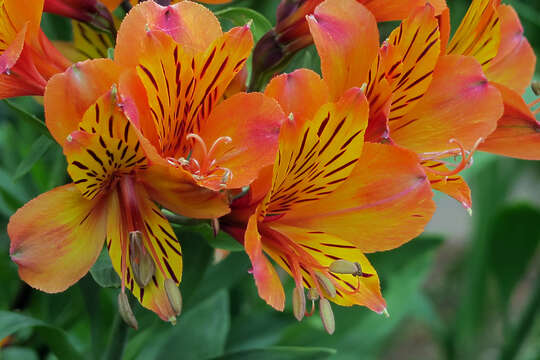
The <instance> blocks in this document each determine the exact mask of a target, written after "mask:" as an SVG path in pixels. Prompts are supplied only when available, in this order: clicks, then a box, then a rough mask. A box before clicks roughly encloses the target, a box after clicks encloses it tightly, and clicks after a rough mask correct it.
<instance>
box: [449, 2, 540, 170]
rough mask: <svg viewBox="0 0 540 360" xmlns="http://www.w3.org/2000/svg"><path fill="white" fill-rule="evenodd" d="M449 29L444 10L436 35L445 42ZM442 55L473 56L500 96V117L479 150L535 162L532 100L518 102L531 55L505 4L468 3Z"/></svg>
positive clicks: (537, 143)
mask: <svg viewBox="0 0 540 360" xmlns="http://www.w3.org/2000/svg"><path fill="white" fill-rule="evenodd" d="M449 24H450V20H449V14H448V12H447V11H445V12H444V13H443V15H442V16H441V32H442V33H443V34H445V36H444V37H445V38H446V39H448V34H449V33H450V25H449ZM443 44H444V42H443ZM446 51H447V53H449V54H460V55H469V56H473V57H474V58H475V59H476V60H477V61H478V62H479V63H480V64H482V69H483V71H484V73H485V75H486V77H487V79H488V80H489V81H490V82H491V83H492V85H494V86H495V87H497V89H499V91H500V93H501V95H502V98H503V102H504V114H503V116H502V117H501V118H500V119H499V121H498V123H497V129H496V130H495V131H494V132H493V133H492V134H491V135H489V136H488V137H487V139H486V140H485V141H484V142H483V143H482V144H480V146H479V149H480V150H483V151H489V152H493V153H495V154H500V155H505V156H511V157H516V158H521V159H529V160H539V159H540V132H539V129H540V123H539V122H538V121H537V120H536V119H535V115H536V114H538V112H539V111H538V110H536V111H535V110H533V109H534V106H535V105H536V104H538V101H535V102H533V103H531V104H529V105H526V104H525V102H524V101H523V99H521V95H522V94H523V93H524V92H525V89H526V88H527V87H528V86H529V84H530V82H531V79H532V77H533V75H534V69H535V63H536V56H535V54H534V51H533V49H532V48H531V46H530V44H529V42H528V41H527V39H526V38H525V37H524V36H523V27H522V26H521V23H520V21H519V17H518V15H517V14H516V12H515V10H514V9H513V8H512V7H511V6H510V5H501V4H500V1H499V0H474V1H473V2H472V3H471V6H470V7H469V10H468V11H467V14H466V15H465V17H464V18H463V20H462V22H461V24H460V26H459V28H458V29H457V30H456V33H455V34H454V36H453V37H452V39H451V40H450V42H449V43H448V45H447V46H446ZM518 144H519V145H518Z"/></svg>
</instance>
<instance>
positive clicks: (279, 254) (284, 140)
mask: <svg viewBox="0 0 540 360" xmlns="http://www.w3.org/2000/svg"><path fill="white" fill-rule="evenodd" d="M265 93H266V94H267V95H269V96H272V97H273V98H275V99H277V100H278V102H279V103H280V104H281V106H282V107H283V109H284V111H285V112H286V113H289V114H290V115H289V120H288V121H287V122H286V123H285V124H284V125H283V127H282V129H281V133H280V142H279V151H278V154H277V158H276V161H275V163H274V166H273V169H272V168H271V167H268V168H266V169H265V170H264V171H263V172H262V173H261V176H260V177H259V178H258V180H257V181H256V182H255V183H253V184H252V186H251V188H250V191H249V193H248V194H247V195H246V196H244V197H240V198H238V199H237V200H236V201H235V202H234V203H233V204H232V209H233V211H232V212H231V214H230V215H227V216H226V217H225V218H224V219H223V221H222V227H223V228H224V229H225V230H226V231H228V232H229V233H231V234H232V235H233V236H235V237H236V238H237V239H238V240H239V241H241V242H243V243H244V246H245V248H246V252H247V253H248V255H249V257H250V259H251V262H252V265H253V276H254V278H255V282H256V284H257V288H258V291H259V295H260V296H261V297H262V298H263V299H264V300H265V301H266V302H267V303H268V304H270V305H271V306H273V307H274V308H276V309H278V310H282V309H283V307H284V299H285V296H284V293H283V288H282V286H281V283H280V281H279V278H278V276H277V274H276V271H275V269H274V268H273V266H272V265H271V263H270V262H269V260H268V259H267V257H266V255H267V256H270V257H271V258H272V259H273V260H274V261H275V262H276V263H277V264H278V265H279V266H281V267H282V268H283V269H284V270H285V271H287V272H288V273H289V274H290V275H291V276H292V277H293V278H294V281H295V283H296V289H295V290H294V292H295V294H294V295H293V302H294V303H295V315H296V316H297V318H299V320H300V319H301V317H302V316H303V314H304V311H303V310H302V309H304V308H305V293H304V287H306V288H308V289H310V290H309V294H310V295H308V299H313V298H314V297H313V296H314V294H316V295H317V296H315V297H319V298H320V299H327V300H330V301H333V302H335V303H336V304H339V305H344V306H351V305H363V306H367V307H369V308H370V309H371V310H373V311H376V312H378V313H383V312H385V311H386V304H385V301H384V299H383V298H382V295H381V293H380V288H379V279H378V277H377V274H376V272H375V269H373V267H372V266H371V264H370V263H369V261H368V259H367V258H366V257H365V255H364V253H365V252H373V251H382V250H388V249H392V248H395V247H397V246H399V245H401V244H403V243H404V242H406V241H408V240H410V239H412V238H413V237H415V236H416V235H418V234H419V233H420V232H421V231H422V229H423V227H424V226H425V224H426V223H427V222H428V221H429V219H430V217H431V215H432V213H433V211H434V203H433V202H432V200H431V196H432V192H431V190H430V186H429V183H428V181H427V179H426V175H425V174H424V172H423V170H422V167H421V166H419V165H418V158H417V157H416V155H415V154H414V153H412V152H410V151H408V150H404V149H401V148H398V147H395V146H390V145H383V144H369V143H365V144H364V139H363V138H364V133H365V129H366V126H367V120H368V113H369V111H368V102H367V100H366V97H365V96H364V94H363V92H362V91H361V90H360V89H359V88H352V89H350V90H348V91H346V92H344V94H343V95H342V96H340V97H339V98H338V99H337V100H332V97H331V93H330V92H329V89H328V86H327V85H326V83H325V82H324V81H323V80H321V79H320V78H319V76H318V75H317V74H315V73H314V72H312V71H310V70H305V69H300V70H297V71H295V72H293V73H292V74H288V75H280V76H278V77H276V78H274V79H273V80H272V81H271V82H270V84H269V85H268V87H267V89H266V92H265ZM246 224H247V226H246ZM265 254H266V255H265ZM336 260H340V261H344V260H345V261H346V262H345V263H346V264H349V265H350V264H353V265H354V266H355V271H354V272H345V273H343V272H341V273H340V272H339V271H337V270H336V269H334V267H335V266H336V265H332V264H333V263H334V262H335V261H336ZM338 270H339V269H338ZM310 296H311V297H310ZM302 304H303V305H302ZM321 307H322V309H321V317H322V319H323V323H324V324H325V326H326V327H327V330H328V331H329V332H332V331H333V330H332V326H329V323H328V322H329V318H328V316H330V315H328V309H329V305H326V300H324V301H323V300H321Z"/></svg>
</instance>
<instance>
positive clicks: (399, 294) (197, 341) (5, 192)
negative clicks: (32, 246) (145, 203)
mask: <svg viewBox="0 0 540 360" xmlns="http://www.w3.org/2000/svg"><path fill="white" fill-rule="evenodd" d="M448 2H449V5H450V7H451V11H452V21H453V28H454V29H455V28H456V26H457V23H458V22H459V20H460V19H461V17H462V16H463V14H464V13H465V11H466V9H467V7H468V4H469V1H465V0H448ZM278 3H279V1H277V0H272V1H266V0H265V1H261V0H251V1H250V0H242V1H236V2H234V4H233V5H234V6H241V7H249V8H251V9H254V10H256V11H258V12H260V13H261V14H262V15H263V16H265V17H266V18H268V19H269V22H270V23H271V24H273V23H274V22H275V13H274V12H275V8H276V6H277V4H278ZM508 3H510V4H511V5H513V6H514V7H515V9H516V10H517V11H518V13H519V14H520V16H521V19H522V22H523V25H524V27H525V34H526V36H527V37H528V39H529V41H530V42H531V44H532V45H533V47H534V48H535V49H536V53H537V55H538V54H539V52H540V51H539V49H540V3H539V2H536V3H534V4H533V3H532V2H525V1H509V2H508ZM223 8H224V7H223V6H214V7H212V9H213V10H216V11H220V10H222V9H223ZM221 14H222V16H221V17H220V19H221V20H222V22H223V25H224V26H225V27H230V26H233V25H237V23H238V22H245V19H246V17H247V16H250V15H249V14H246V13H245V12H241V11H240V12H234V11H233V12H227V11H225V12H222V13H221ZM43 26H44V28H45V30H46V31H47V33H48V34H49V35H50V36H51V37H53V38H56V39H67V38H69V36H70V35H69V22H68V21H66V20H64V19H60V18H58V17H55V16H51V15H46V16H45V18H44V23H43ZM267 26H269V24H267V23H265V21H264V20H263V19H258V20H257V19H256V21H255V23H254V31H256V32H258V33H256V34H255V35H256V36H257V37H258V36H260V35H262V33H264V31H266V30H267ZM382 27H383V28H382V30H383V32H384V31H385V30H387V29H388V28H391V25H387V24H383V25H382ZM299 66H306V67H312V68H314V69H317V66H318V61H317V59H316V57H315V53H314V49H313V47H311V48H308V49H306V50H304V51H302V52H301V53H299V54H298V55H297V56H296V57H295V58H294V59H293V63H292V64H291V65H290V66H289V69H293V68H295V67H299ZM537 69H538V67H537ZM536 78H537V79H540V78H539V77H538V72H537V75H536ZM525 98H526V101H527V102H531V101H532V100H533V99H534V95H533V94H532V92H531V91H530V90H529V91H528V92H527V93H526V95H525ZM12 104H16V105H17V106H18V108H19V109H25V110H26V111H27V112H28V113H23V112H21V111H19V110H17V109H15V108H13V106H12ZM31 114H33V115H31ZM34 115H35V116H37V118H40V119H43V113H42V110H41V106H40V105H39V104H38V103H37V102H36V101H35V100H34V99H33V98H24V99H17V100H15V101H13V102H12V103H11V105H10V104H8V103H6V102H2V103H1V104H0V216H1V218H0V221H1V223H2V226H3V231H2V233H1V238H0V284H1V287H0V340H1V339H4V342H9V346H6V347H4V348H1V349H0V359H2V360H4V359H21V360H26V359H29V360H30V359H55V358H60V359H64V358H65V359H75V358H79V357H83V358H86V359H101V358H109V359H117V358H118V356H117V354H118V351H119V347H121V344H122V342H123V340H124V339H127V345H126V348H125V352H124V356H123V358H124V359H164V358H175V359H213V358H219V359H226V360H232V359H234V360H239V359H256V360H259V359H263V360H266V359H277V360H288V359H327V358H328V359H332V360H352V359H447V360H451V359H501V360H508V359H520V360H533V359H540V316H539V313H540V312H539V311H538V310H539V308H540V250H539V246H538V243H539V241H540V187H539V184H540V183H539V182H538V178H539V176H540V163H539V162H537V161H530V162H526V161H520V160H514V159H508V158H502V157H496V156H492V155H489V154H483V153H477V154H476V155H475V163H474V165H473V166H472V167H471V168H470V169H468V170H466V171H465V173H464V175H465V177H466V179H467V180H468V182H469V184H470V186H471V188H472V192H473V212H474V214H473V216H472V217H469V215H468V214H467V212H466V211H465V210H464V209H463V208H461V206H460V205H459V204H458V203H457V202H455V201H453V200H451V199H449V198H447V197H444V196H441V195H440V194H437V195H436V199H437V203H438V211H437V214H436V215H435V217H434V218H433V220H432V222H431V223H430V224H429V226H428V228H427V230H426V233H425V235H422V236H421V237H419V238H417V239H415V240H413V241H411V242H410V243H408V244H406V245H405V246H403V247H401V248H399V249H396V250H393V251H389V252H385V253H378V254H371V255H369V258H370V260H371V261H372V262H373V264H374V266H375V268H376V269H377V271H378V273H379V276H380V278H381V282H382V290H383V294H384V296H385V298H386V300H387V303H388V310H389V312H390V318H385V317H383V316H380V315H377V314H374V313H372V312H370V311H369V310H367V309H366V308H360V307H354V308H339V307H337V306H334V307H333V309H334V312H335V317H336V326H337V330H336V332H335V334H334V335H332V336H329V335H327V334H326V333H325V332H324V329H323V327H322V324H321V322H320V319H319V317H318V316H313V317H310V318H306V319H304V321H302V322H301V323H298V322H297V321H296V320H295V319H294V317H293V315H292V309H291V304H290V303H288V304H287V306H286V310H285V312H283V313H280V312H276V311H274V310H272V309H271V308H270V307H269V306H267V305H266V304H265V303H264V302H263V301H262V300H260V299H259V298H258V296H257V293H256V289H255V285H254V283H253V280H252V277H251V276H250V275H249V274H248V272H247V271H248V269H249V263H248V260H247V256H246V255H245V254H244V253H242V252H239V251H236V250H238V246H234V244H230V249H231V250H232V252H231V255H229V256H228V257H227V258H226V259H225V260H223V261H222V262H219V263H217V264H215V263H214V249H213V246H215V244H216V243H217V242H216V240H214V239H212V236H211V235H210V234H211V232H210V229H209V227H206V226H204V225H200V226H198V227H197V228H193V227H187V226H184V227H180V226H176V228H175V230H176V231H177V233H178V237H179V239H180V240H181V242H182V247H183V252H184V261H185V263H184V269H185V270H184V279H183V282H182V285H181V289H182V293H183V296H184V311H183V314H182V316H181V317H180V318H179V321H178V324H177V325H176V326H174V327H173V326H171V325H170V324H168V323H164V322H162V321H160V320H159V319H158V318H157V317H156V316H155V315H154V314H153V313H150V312H148V311H146V310H144V309H142V308H141V307H140V306H139V305H138V304H136V305H134V311H135V315H136V317H137V318H138V321H139V330H138V331H133V330H131V329H129V330H127V329H126V328H125V327H124V326H122V325H121V324H120V322H119V318H118V315H117V313H116V296H117V293H118V290H117V289H115V288H111V287H109V288H102V287H100V286H99V285H97V284H96V282H95V281H94V278H95V279H98V280H99V282H100V283H101V285H105V286H106V285H114V284H115V283H117V278H115V275H114V274H112V273H111V272H110V268H109V267H108V266H107V264H108V263H107V261H108V259H107V258H106V257H103V258H100V260H99V261H98V264H96V266H95V267H94V268H93V270H92V275H90V274H88V275H87V276H86V277H85V278H83V279H82V281H80V282H79V283H78V284H77V285H75V286H73V287H71V288H70V289H69V290H68V291H66V292H64V293H61V294H54V295H48V294H44V293H41V292H38V291H35V290H32V289H30V288H29V287H28V286H26V285H24V284H23V283H22V282H21V281H20V280H19V278H18V276H17V269H16V266H15V264H13V263H12V262H11V261H10V259H9V256H8V249H9V239H8V238H7V235H6V233H5V226H6V224H7V221H8V219H9V216H10V215H11V214H12V213H13V212H14V211H15V210H16V209H17V208H19V207H20V206H22V205H23V204H24V203H25V202H26V201H28V200H30V199H32V198H33V197H35V196H36V195H38V194H40V193H42V192H44V191H47V190H50V189H52V188H53V187H55V186H58V185H61V184H64V183H66V182H67V181H68V180H69V179H68V177H67V176H66V173H65V159H64V157H63V155H62V153H61V149H60V147H59V146H58V145H57V144H56V143H54V142H53V141H52V140H51V139H50V138H49V137H48V136H47V135H46V133H44V132H43V130H44V129H43V127H42V125H40V124H39V123H38V122H37V121H35V120H36V119H35V118H33V116H34ZM51 211H54V209H51ZM220 237H221V238H226V237H225V235H223V234H221V235H220ZM224 241H225V242H226V243H227V244H229V243H228V242H227V241H228V240H227V239H225V240H224ZM283 278H284V279H286V281H285V285H286V292H287V294H290V293H291V291H292V286H293V285H292V282H291V281H290V279H288V277H287V276H284V277H283ZM289 301H290V299H289ZM8 335H10V336H9V337H8V338H6V336H8Z"/></svg>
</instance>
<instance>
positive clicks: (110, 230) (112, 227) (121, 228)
mask: <svg viewBox="0 0 540 360" xmlns="http://www.w3.org/2000/svg"><path fill="white" fill-rule="evenodd" d="M136 190H137V191H136V196H137V199H136V203H137V210H138V211H139V213H140V216H141V220H142V221H143V224H141V225H142V226H141V228H137V230H138V231H141V232H142V233H143V242H144V246H145V249H146V251H148V253H149V254H150V255H151V256H152V259H153V260H154V264H155V267H156V269H155V274H154V276H153V277H152V281H150V283H149V284H148V285H147V286H146V287H145V288H144V289H141V288H140V287H139V286H138V285H137V282H136V281H134V278H133V269H132V266H131V264H130V262H129V260H128V259H124V260H125V261H127V264H126V265H127V270H126V274H125V277H124V278H125V280H126V287H127V288H129V289H130V290H131V292H132V293H133V295H134V296H135V297H136V298H137V299H138V300H139V302H140V303H141V304H142V305H143V306H144V307H145V308H147V309H150V310H152V311H153V312H155V313H156V314H158V315H159V317H160V318H161V319H163V320H165V321H167V320H169V319H170V318H171V317H174V316H175V313H174V311H173V309H172V308H171V305H170V303H169V300H168V298H167V293H166V292H165V288H164V285H163V282H164V281H165V279H167V278H170V279H172V280H174V282H175V283H176V284H179V283H180V281H181V279H182V252H181V249H180V244H179V243H178V240H177V239H176V235H175V234H174V231H173V230H172V228H171V225H170V224H169V222H168V221H167V219H166V218H165V217H164V216H163V215H161V212H160V210H159V208H158V207H157V206H156V205H155V204H154V203H153V202H152V201H151V200H150V199H149V197H148V194H146V192H145V190H144V188H143V187H142V186H140V185H139V186H137V187H136ZM111 196H112V197H113V201H112V202H111V206H109V209H108V217H107V248H108V250H109V255H110V258H111V261H112V264H113V267H114V269H115V270H116V272H117V273H118V274H119V275H120V276H121V277H122V248H123V247H125V251H124V254H127V253H128V239H129V231H130V229H129V228H128V225H127V224H126V217H127V216H130V214H123V213H122V210H121V209H122V206H121V204H120V202H119V197H118V194H117V192H114V193H113V194H112V195H111ZM131 231H132V230H131Z"/></svg>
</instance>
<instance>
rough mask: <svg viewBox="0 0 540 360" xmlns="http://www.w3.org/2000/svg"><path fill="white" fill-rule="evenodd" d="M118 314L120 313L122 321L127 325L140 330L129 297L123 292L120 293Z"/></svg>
mask: <svg viewBox="0 0 540 360" xmlns="http://www.w3.org/2000/svg"><path fill="white" fill-rule="evenodd" d="M118 312H119V313H120V316H121V317H122V320H124V322H125V323H126V324H128V325H129V326H130V327H132V328H134V329H135V330H137V329H138V328H139V325H138V324H137V319H136V318H135V315H133V311H132V310H131V306H129V300H128V297H127V295H126V293H125V292H123V291H120V293H119V294H118Z"/></svg>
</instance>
